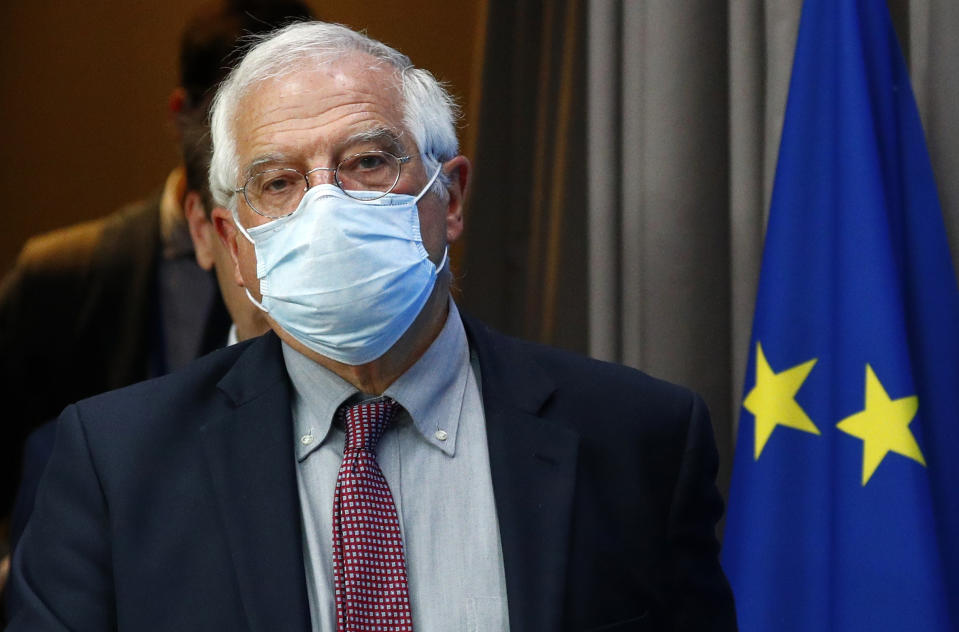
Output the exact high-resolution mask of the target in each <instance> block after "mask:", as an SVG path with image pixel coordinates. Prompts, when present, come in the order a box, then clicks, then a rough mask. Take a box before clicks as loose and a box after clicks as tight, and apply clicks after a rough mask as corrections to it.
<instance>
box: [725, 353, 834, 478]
mask: <svg viewBox="0 0 959 632" xmlns="http://www.w3.org/2000/svg"><path fill="white" fill-rule="evenodd" d="M814 364H816V358H813V359H812V360H809V361H808V362H803V363H802V364H798V365H796V366H794V367H792V368H789V369H786V370H785V371H782V372H780V373H775V372H773V370H772V368H771V367H770V366H769V362H767V361H766V356H765V354H763V347H762V345H761V344H759V343H758V342H757V343H756V385H755V386H753V389H752V390H751V391H749V394H748V395H746V399H745V400H744V401H743V407H744V408H745V409H746V410H748V411H749V412H751V413H752V414H753V416H754V417H755V418H756V424H755V425H756V438H755V441H754V443H753V452H754V454H755V457H756V460H757V461H758V460H759V455H760V453H762V451H763V447H764V446H765V445H766V441H768V440H769V435H771V434H772V433H773V430H775V429H776V426H786V427H787V428H795V429H796V430H802V431H803V432H809V433H812V434H814V435H818V434H819V428H817V427H816V425H815V424H814V423H813V422H812V419H810V418H809V416H808V415H807V414H806V411H804V410H803V409H802V407H801V406H800V405H799V404H797V403H796V393H797V392H799V388H800V387H801V386H802V385H803V382H805V381H806V378H807V377H808V376H809V372H810V371H812V367H813V365H814Z"/></svg>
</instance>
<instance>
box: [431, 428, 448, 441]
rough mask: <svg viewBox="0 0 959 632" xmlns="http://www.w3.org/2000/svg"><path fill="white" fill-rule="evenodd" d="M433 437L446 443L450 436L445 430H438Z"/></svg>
mask: <svg viewBox="0 0 959 632" xmlns="http://www.w3.org/2000/svg"><path fill="white" fill-rule="evenodd" d="M433 436H434V437H436V439H437V440H439V441H446V438H447V437H449V434H447V432H446V431H445V430H437V431H436V433H434V434H433Z"/></svg>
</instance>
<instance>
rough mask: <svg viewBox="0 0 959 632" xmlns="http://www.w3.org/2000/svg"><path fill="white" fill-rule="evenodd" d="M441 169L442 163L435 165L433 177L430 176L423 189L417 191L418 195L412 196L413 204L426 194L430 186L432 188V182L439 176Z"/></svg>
mask: <svg viewBox="0 0 959 632" xmlns="http://www.w3.org/2000/svg"><path fill="white" fill-rule="evenodd" d="M442 170H443V164H442V163H440V164H439V165H438V166H437V167H436V171H434V172H433V177H432V178H430V181H429V182H427V183H426V186H425V187H423V190H422V191H420V192H419V195H417V196H416V197H415V198H413V204H416V203H417V202H419V201H420V200H421V199H422V198H423V196H424V195H426V194H427V193H428V192H429V190H430V189H431V188H433V183H434V182H436V179H437V178H438V177H439V176H440V171H442Z"/></svg>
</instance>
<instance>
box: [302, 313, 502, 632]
mask: <svg viewBox="0 0 959 632" xmlns="http://www.w3.org/2000/svg"><path fill="white" fill-rule="evenodd" d="M283 358H284V361H285V363H286V368H287V371H288V372H289V375H290V379H291V381H292V383H293V423H294V437H295V439H296V445H295V446H293V448H294V451H295V455H296V460H297V470H296V471H297V483H298V486H299V495H300V505H301V507H302V520H303V533H304V541H303V552H304V560H305V564H306V581H307V590H308V593H309V599H310V615H311V617H312V621H313V630H335V629H336V601H335V599H334V594H333V551H332V537H333V531H332V529H333V527H332V512H333V494H334V490H335V486H336V475H337V472H338V470H339V467H340V463H341V461H342V459H343V445H344V441H345V431H344V429H343V428H342V427H341V426H340V425H339V424H334V423H332V420H333V416H334V413H335V412H336V410H337V408H338V407H339V406H340V404H342V403H344V402H345V401H347V400H349V399H350V398H351V397H355V396H358V395H359V394H358V392H357V389H356V388H355V387H353V386H352V385H351V384H349V383H348V382H346V381H344V380H343V379H341V378H340V377H338V376H337V375H335V374H334V373H332V372H330V371H328V370H326V369H325V368H323V367H322V366H320V365H319V364H316V363H315V362H313V361H312V360H310V359H308V358H306V357H305V356H303V355H302V354H300V353H298V352H297V351H295V350H293V349H292V348H291V347H289V346H287V345H285V344H284V345H283ZM477 376H478V368H477V367H476V366H475V365H474V364H473V363H471V360H470V351H469V345H468V343H467V339H466V332H465V330H464V329H463V323H462V321H461V320H460V316H459V312H458V311H457V309H456V305H455V304H454V303H453V301H452V300H451V301H450V310H449V317H448V318H447V321H446V324H445V325H444V327H443V330H442V331H441V332H440V334H439V336H438V337H437V338H436V340H434V341H433V344H432V345H431V346H430V347H429V349H428V350H427V351H426V353H424V354H423V356H422V357H421V358H420V359H419V360H418V361H417V362H416V364H414V365H413V366H412V367H410V369H409V370H408V371H407V372H406V373H404V374H403V375H402V376H401V377H400V378H399V379H398V380H396V382H394V383H393V384H392V385H391V386H390V387H389V388H388V389H387V390H386V392H385V393H384V394H385V395H388V396H390V397H392V398H393V399H395V400H396V401H398V402H399V403H400V405H402V407H403V409H404V410H403V412H402V413H401V414H400V415H399V416H398V418H397V419H396V420H395V421H394V423H393V424H392V425H391V426H390V428H389V429H388V430H387V431H386V433H385V434H384V435H383V438H382V439H381V440H380V442H379V445H378V447H377V461H378V462H379V464H380V468H381V469H382V470H383V475H384V476H385V477H386V480H387V482H388V483H389V485H390V490H391V491H392V493H393V498H394V501H395V502H396V510H397V515H398V517H399V521H400V529H401V531H402V533H403V543H404V549H405V554H406V566H407V576H408V578H409V589H410V607H411V610H412V614H413V625H414V628H415V629H416V630H417V632H430V631H432V630H436V631H443V630H468V631H490V632H493V631H495V632H503V631H504V630H508V629H509V619H508V615H507V604H506V578H505V575H504V570H503V554H502V549H501V546H500V538H499V527H498V523H497V518H496V506H495V504H494V500H493V485H492V480H491V478H490V467H489V453H488V450H487V443H486V419H485V417H484V414H483V405H482V399H481V397H480V390H479V384H478V379H477Z"/></svg>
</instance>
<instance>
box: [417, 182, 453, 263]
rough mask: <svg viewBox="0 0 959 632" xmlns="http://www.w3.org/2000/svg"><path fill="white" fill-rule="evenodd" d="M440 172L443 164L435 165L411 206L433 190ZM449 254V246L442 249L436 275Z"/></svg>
mask: <svg viewBox="0 0 959 632" xmlns="http://www.w3.org/2000/svg"><path fill="white" fill-rule="evenodd" d="M442 170H443V163H440V164H439V165H437V167H436V171H434V172H433V177H432V178H430V181H429V182H427V183H426V186H425V187H423V190H422V191H420V193H419V195H417V196H416V197H415V198H414V199H413V204H416V203H417V202H419V201H420V200H421V199H422V198H423V196H424V195H426V194H427V193H428V192H429V190H430V189H431V188H433V183H434V182H436V179H437V178H438V177H439V176H440V171H442ZM449 254H450V246H449V244H447V245H446V248H444V249H443V259H442V260H441V261H440V262H439V263H438V264H437V265H436V272H437V274H439V273H440V272H442V271H443V268H444V267H446V260H447V259H449Z"/></svg>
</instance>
